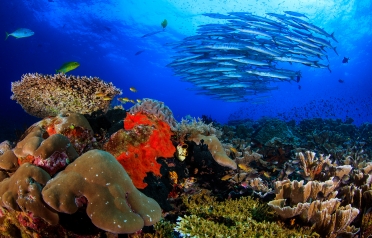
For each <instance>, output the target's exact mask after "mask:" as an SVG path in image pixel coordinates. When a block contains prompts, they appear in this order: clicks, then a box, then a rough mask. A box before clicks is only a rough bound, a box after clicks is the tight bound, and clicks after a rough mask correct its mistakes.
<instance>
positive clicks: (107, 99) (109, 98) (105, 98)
mask: <svg viewBox="0 0 372 238" xmlns="http://www.w3.org/2000/svg"><path fill="white" fill-rule="evenodd" d="M102 99H103V100H104V101H110V100H112V97H109V96H106V97H103V98H102Z"/></svg>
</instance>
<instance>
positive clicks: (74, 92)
mask: <svg viewBox="0 0 372 238" xmlns="http://www.w3.org/2000/svg"><path fill="white" fill-rule="evenodd" d="M12 92H13V95H12V96H11V99H13V100H16V101H17V103H19V104H20V105H21V106H22V108H23V109H24V110H25V111H26V112H27V113H29V114H31V115H33V116H36V117H39V118H44V117H48V116H56V115H58V114H60V113H65V112H75V113H80V114H91V113H92V112H95V111H98V110H102V111H104V112H106V111H107V110H108V107H109V105H110V102H111V100H110V98H113V97H114V96H116V95H120V94H121V90H120V89H118V88H116V87H115V86H114V85H113V84H112V83H106V82H104V81H102V80H101V79H99V78H97V77H94V78H92V77H85V76H83V77H79V76H77V77H76V76H70V75H65V74H55V75H42V74H38V73H35V74H25V75H23V76H22V79H21V80H20V81H16V82H12ZM102 95H104V96H102Z"/></svg>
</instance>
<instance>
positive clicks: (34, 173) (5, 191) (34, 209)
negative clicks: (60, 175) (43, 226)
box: [0, 163, 59, 225]
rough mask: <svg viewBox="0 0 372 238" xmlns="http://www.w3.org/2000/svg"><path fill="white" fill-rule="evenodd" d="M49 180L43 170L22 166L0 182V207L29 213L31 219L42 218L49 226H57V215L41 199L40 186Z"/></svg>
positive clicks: (29, 165) (27, 164)
mask: <svg viewBox="0 0 372 238" xmlns="http://www.w3.org/2000/svg"><path fill="white" fill-rule="evenodd" d="M49 179H50V176H49V174H48V173H47V172H45V171H44V170H43V169H41V168H39V167H36V166H34V165H31V164H29V163H26V164H23V165H22V166H21V167H19V169H17V171H16V172H15V173H14V174H13V175H12V176H11V177H10V178H7V179H4V180H3V181H2V182H0V205H1V206H2V207H5V208H7V209H9V210H15V211H21V210H22V211H24V212H27V213H31V214H32V217H40V218H43V219H44V220H45V221H47V222H48V223H49V224H51V225H56V224H58V221H59V218H58V214H57V213H56V212H55V211H53V210H52V209H50V208H49V207H48V206H46V204H45V203H44V202H43V200H42V198H41V189H42V186H43V185H45V184H46V183H47V181H48V180H49Z"/></svg>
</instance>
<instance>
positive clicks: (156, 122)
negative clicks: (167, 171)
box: [104, 112, 176, 188]
mask: <svg viewBox="0 0 372 238" xmlns="http://www.w3.org/2000/svg"><path fill="white" fill-rule="evenodd" d="M124 128H125V130H119V131H118V132H116V133H115V134H113V135H112V136H111V138H110V140H109V142H108V143H107V144H105V146H104V148H105V149H106V150H107V151H109V152H110V153H112V154H113V155H114V156H116V158H117V160H118V161H119V162H120V164H121V165H122V166H123V167H124V168H125V170H126V171H127V172H128V174H129V176H130V177H131V179H132V181H133V183H134V185H135V186H136V187H137V188H145V187H146V186H147V183H144V182H143V179H144V178H145V177H146V176H147V173H148V172H152V173H154V174H155V175H157V176H161V174H160V167H161V165H160V164H159V163H157V162H156V159H157V158H158V157H165V158H167V157H173V154H174V153H175V151H176V149H175V147H174V146H173V144H172V142H171V140H170V138H171V135H172V132H171V129H170V126H169V125H168V123H167V122H165V121H163V120H160V119H159V118H158V117H157V116H156V115H152V114H144V113H141V112H137V113H135V114H131V113H128V115H127V117H126V118H125V120H124Z"/></svg>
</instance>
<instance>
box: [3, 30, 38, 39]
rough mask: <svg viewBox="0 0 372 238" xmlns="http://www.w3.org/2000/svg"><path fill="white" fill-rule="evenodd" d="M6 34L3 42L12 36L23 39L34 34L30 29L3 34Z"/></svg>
mask: <svg viewBox="0 0 372 238" xmlns="http://www.w3.org/2000/svg"><path fill="white" fill-rule="evenodd" d="M5 34H6V37H5V40H6V39H8V37H9V36H13V37H15V38H17V39H18V38H25V37H30V36H32V35H34V32H33V31H32V30H30V29H27V28H19V29H17V30H15V31H13V32H12V33H10V34H9V33H8V32H5Z"/></svg>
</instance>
